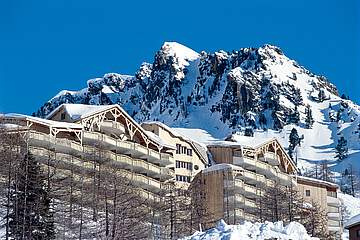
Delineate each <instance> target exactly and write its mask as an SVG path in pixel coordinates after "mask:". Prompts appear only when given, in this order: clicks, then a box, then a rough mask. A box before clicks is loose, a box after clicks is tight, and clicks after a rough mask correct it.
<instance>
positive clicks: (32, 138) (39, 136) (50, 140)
mask: <svg viewBox="0 0 360 240" xmlns="http://www.w3.org/2000/svg"><path fill="white" fill-rule="evenodd" d="M28 137H29V144H30V145H32V146H35V147H43V148H47V149H50V148H53V147H54V144H55V137H53V136H50V135H49V134H45V133H40V132H34V131H29V134H28Z"/></svg>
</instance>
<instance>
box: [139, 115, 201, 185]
mask: <svg viewBox="0 0 360 240" xmlns="http://www.w3.org/2000/svg"><path fill="white" fill-rule="evenodd" d="M141 126H142V127H143V128H144V129H146V130H147V131H150V132H152V133H154V134H156V135H157V136H158V137H159V138H160V139H161V140H162V141H163V142H166V143H167V144H170V145H172V146H175V147H176V150H175V151H174V152H173V157H174V164H173V165H171V166H168V167H169V168H170V169H173V170H174V171H175V179H176V184H177V186H179V187H185V188H187V187H188V186H189V185H190V182H191V181H192V180H193V178H194V176H195V175H196V174H197V173H199V172H200V171H201V170H203V169H205V168H206V167H207V164H208V157H207V149H206V146H203V145H201V144H200V143H197V142H195V141H194V140H192V139H190V138H187V137H185V136H184V135H182V134H180V133H178V132H177V131H176V130H174V129H172V128H170V127H168V126H166V125H165V124H163V123H161V122H145V123H142V124H141Z"/></svg>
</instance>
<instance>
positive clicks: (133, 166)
mask: <svg viewBox="0 0 360 240" xmlns="http://www.w3.org/2000/svg"><path fill="white" fill-rule="evenodd" d="M85 149H86V150H87V151H86V152H87V154H88V157H89V158H91V154H92V153H95V152H94V151H96V149H95V148H90V147H85ZM95 154H96V153H95ZM100 154H101V158H105V159H108V160H110V161H113V162H114V163H115V164H117V165H119V167H121V168H124V169H128V170H131V171H132V170H133V171H136V172H138V173H144V174H147V175H149V176H152V177H155V178H162V179H165V180H167V179H171V178H173V177H174V174H175V173H174V171H172V170H170V169H167V168H164V167H160V166H157V165H155V164H152V163H150V162H147V161H145V160H143V159H136V158H131V157H129V156H126V155H121V154H116V153H113V152H111V151H102V152H101V153H100Z"/></svg>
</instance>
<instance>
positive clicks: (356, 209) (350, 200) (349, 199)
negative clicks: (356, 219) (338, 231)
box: [338, 193, 360, 220]
mask: <svg viewBox="0 0 360 240" xmlns="http://www.w3.org/2000/svg"><path fill="white" fill-rule="evenodd" d="M338 198H339V199H340V201H341V203H342V205H344V206H345V208H346V209H345V211H346V216H344V217H345V220H347V219H349V218H352V217H353V216H355V215H358V214H360V198H356V197H353V196H351V195H348V194H344V193H339V194H338Z"/></svg>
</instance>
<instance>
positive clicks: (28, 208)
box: [9, 153, 55, 239]
mask: <svg viewBox="0 0 360 240" xmlns="http://www.w3.org/2000/svg"><path fill="white" fill-rule="evenodd" d="M44 179H45V176H44V173H43V171H42V169H41V166H40V164H39V163H38V162H37V161H36V160H35V158H34V157H33V156H32V155H31V154H30V153H29V154H26V155H25V157H24V159H23V163H22V164H20V166H19V169H18V173H17V178H16V180H15V182H14V184H13V186H12V196H11V206H12V208H13V209H12V212H11V214H10V216H9V218H10V221H9V227H10V236H11V237H12V238H15V239H54V235H55V232H54V221H53V214H52V212H51V210H50V203H51V200H50V198H49V196H48V192H47V189H46V186H45V183H44Z"/></svg>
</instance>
